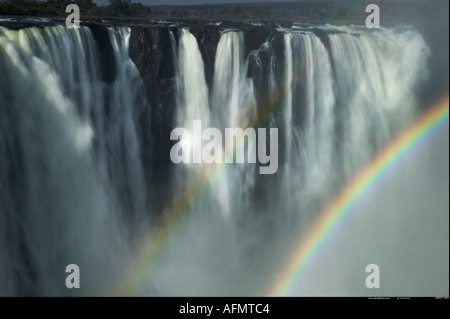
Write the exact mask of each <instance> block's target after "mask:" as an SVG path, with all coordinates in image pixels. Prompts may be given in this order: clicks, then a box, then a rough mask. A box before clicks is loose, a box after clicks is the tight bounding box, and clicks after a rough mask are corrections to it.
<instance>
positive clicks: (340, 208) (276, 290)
mask: <svg viewBox="0 0 450 319" xmlns="http://www.w3.org/2000/svg"><path fill="white" fill-rule="evenodd" d="M448 109H449V97H448V95H447V96H446V97H445V98H443V99H442V100H440V101H439V102H437V103H436V104H435V105H434V106H433V107H432V108H430V109H428V111H427V112H425V113H424V114H422V115H421V116H420V117H419V118H418V119H417V120H416V121H414V123H413V124H412V125H410V126H409V127H407V128H406V129H405V130H404V131H403V132H401V133H400V134H399V135H398V136H397V137H396V138H394V139H393V140H392V142H391V143H389V144H388V145H387V146H386V147H385V148H384V149H383V150H381V152H379V153H378V155H376V156H375V157H374V158H373V160H372V161H371V162H370V163H369V164H368V165H367V166H366V167H364V168H363V169H362V170H361V171H360V172H359V173H357V174H356V175H355V177H354V178H353V179H352V181H351V182H350V183H349V184H348V185H347V186H346V187H345V188H344V189H343V190H342V191H341V192H340V193H339V194H338V196H336V197H335V198H334V200H332V201H331V203H330V204H329V205H328V206H327V207H326V208H325V209H324V210H323V211H322V212H321V213H320V214H319V215H318V216H319V217H318V218H317V220H316V221H315V222H314V224H313V225H312V226H311V228H309V230H308V232H307V233H306V234H305V235H304V236H302V237H301V238H300V240H299V241H298V242H297V244H296V245H294V247H295V249H294V251H293V253H292V254H290V257H289V258H288V261H287V263H286V264H285V266H284V267H283V268H282V270H281V272H279V273H278V274H277V275H276V276H275V280H273V283H272V285H271V286H270V287H269V289H268V293H267V295H268V296H286V295H290V292H291V291H292V289H293V288H294V283H296V282H298V279H299V277H300V276H301V274H302V270H303V269H305V266H306V265H307V264H308V263H309V262H310V261H311V260H312V258H313V257H314V256H315V255H316V254H317V253H318V251H319V250H320V248H321V247H322V246H323V245H324V243H326V242H327V240H328V239H329V238H330V236H331V234H332V233H333V230H335V229H336V228H337V226H338V225H339V224H340V223H341V222H342V220H343V219H344V218H345V217H346V216H347V215H349V214H350V213H351V212H352V209H353V208H354V206H355V204H356V203H357V202H358V201H359V200H360V199H361V198H362V197H363V196H364V194H365V193H366V192H367V191H368V190H370V189H371V188H373V187H374V186H376V184H377V182H378V181H379V180H380V179H382V177H383V176H384V175H385V174H386V173H387V172H388V171H389V169H390V168H391V167H392V166H393V165H395V164H396V163H398V162H399V161H400V159H401V158H402V157H404V156H405V155H406V154H408V152H409V151H410V150H412V149H414V147H415V146H417V145H420V144H421V143H422V142H423V141H425V140H426V139H427V138H428V137H429V136H431V135H432V134H433V133H434V132H436V131H437V130H438V129H439V128H440V127H444V126H448Z"/></svg>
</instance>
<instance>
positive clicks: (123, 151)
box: [0, 27, 146, 295]
mask: <svg viewBox="0 0 450 319" xmlns="http://www.w3.org/2000/svg"><path fill="white" fill-rule="evenodd" d="M108 32H109V38H110V41H111V43H112V45H113V53H114V59H115V65H111V66H110V67H115V68H116V69H117V73H116V75H115V78H114V80H113V82H112V83H111V84H110V85H109V84H107V83H105V81H103V80H102V78H101V74H100V70H99V66H100V60H99V59H100V57H99V52H98V50H97V46H96V42H95V40H94V38H93V35H92V33H91V31H90V30H89V29H88V28H80V29H67V28H64V27H51V28H44V29H38V28H30V29H21V30H19V31H9V30H6V29H3V30H2V36H0V69H1V70H2V74H3V75H2V77H1V80H0V87H1V88H2V91H1V94H0V104H1V108H0V113H1V116H0V118H1V124H2V125H1V128H0V130H1V132H0V153H1V154H2V155H1V157H2V165H1V167H2V169H1V184H0V193H1V195H0V196H1V200H0V202H1V207H2V212H1V214H0V229H1V232H0V237H1V239H0V257H1V260H2V261H1V265H2V267H1V269H0V278H1V280H2V283H6V284H2V285H1V287H0V294H2V295H3V294H6V295H11V294H12V295H15V294H18V295H60V294H69V290H68V289H66V287H65V286H64V275H65V273H64V270H65V267H66V265H68V264H71V263H76V264H78V266H79V267H80V268H81V269H83V270H84V271H83V272H84V274H83V277H84V280H83V282H82V285H83V288H84V289H83V291H84V294H90V295H92V294H94V295H95V294H105V293H107V291H105V288H106V287H107V286H109V285H110V283H109V281H111V280H112V277H111V276H112V274H113V271H117V267H118V266H119V265H120V263H121V262H120V259H121V258H123V257H124V256H125V254H126V250H125V246H124V241H125V240H126V238H127V236H128V234H127V233H126V231H124V229H123V228H122V227H120V224H122V223H123V220H124V218H125V219H130V220H131V219H133V218H136V217H137V216H135V215H137V214H142V213H143V208H144V204H145V196H146V186H145V183H144V181H143V176H142V167H141V161H140V158H139V157H140V150H139V142H138V137H137V135H136V127H135V125H136V124H135V123H136V121H135V119H134V118H133V117H134V115H133V108H132V106H133V105H136V107H138V106H139V105H141V106H143V105H144V104H145V101H144V100H143V99H142V96H141V95H140V94H139V92H138V91H139V84H140V78H139V75H138V73H137V70H136V68H135V66H134V65H133V63H132V62H131V60H130V59H129V56H128V39H129V34H130V30H129V29H120V30H113V29H110V30H108ZM137 103H139V104H137ZM114 251H115V252H114ZM72 293H76V291H75V292H72Z"/></svg>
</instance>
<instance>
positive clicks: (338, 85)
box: [0, 26, 428, 295]
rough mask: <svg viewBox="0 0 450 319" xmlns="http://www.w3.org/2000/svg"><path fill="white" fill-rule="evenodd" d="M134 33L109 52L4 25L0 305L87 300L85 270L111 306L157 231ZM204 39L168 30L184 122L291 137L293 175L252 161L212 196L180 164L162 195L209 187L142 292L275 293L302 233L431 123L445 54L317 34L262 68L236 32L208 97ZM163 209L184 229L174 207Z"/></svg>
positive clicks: (266, 45) (210, 182)
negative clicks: (375, 162)
mask: <svg viewBox="0 0 450 319" xmlns="http://www.w3.org/2000/svg"><path fill="white" fill-rule="evenodd" d="M130 32H132V31H131V30H130V29H128V28H119V29H114V28H109V29H107V41H106V43H107V44H108V45H107V46H105V44H104V43H103V44H102V45H103V47H99V42H98V41H96V40H95V39H94V35H93V32H92V31H91V29H89V28H86V27H83V28H80V29H76V30H74V29H66V28H63V27H47V28H44V29H37V28H28V29H22V30H19V31H11V30H8V29H4V28H1V29H0V72H1V74H2V77H1V78H0V88H1V93H0V124H1V125H0V154H1V165H0V204H1V209H2V210H1V212H0V264H1V267H0V282H2V285H0V294H1V295H65V294H67V295H71V294H73V293H75V294H76V293H77V291H76V290H75V292H74V291H68V290H67V289H66V288H65V286H64V279H65V273H64V269H65V266H66V265H67V264H71V263H76V264H78V265H79V266H80V268H81V270H82V273H83V275H82V276H83V277H82V282H83V288H82V289H81V290H80V292H78V293H79V294H85V295H86V294H87V295H96V294H105V295H107V294H110V293H111V290H110V289H112V288H111V286H114V279H113V278H114V277H115V276H116V277H117V276H120V273H121V270H122V266H123V265H124V263H127V262H128V261H129V260H130V259H132V258H133V257H134V256H132V255H130V253H129V250H130V247H133V244H134V243H135V242H139V240H140V234H141V231H142V229H143V228H145V225H147V224H148V223H149V220H151V221H152V223H156V222H157V220H158V218H154V216H156V215H158V213H161V212H155V211H153V210H152V208H153V207H154V205H152V204H153V202H156V201H158V200H159V199H158V198H155V197H152V196H151V190H152V187H157V186H153V185H152V183H153V182H154V181H152V180H145V179H144V176H148V174H145V173H144V171H145V167H148V166H150V167H151V166H152V163H144V162H143V157H142V155H141V154H142V152H143V148H146V149H150V150H151V152H157V151H158V150H156V149H153V147H152V144H151V143H149V142H148V141H146V140H144V139H143V137H142V136H141V133H142V130H150V129H151V128H150V127H143V128H142V127H140V126H139V123H140V120H141V117H142V116H143V114H145V112H144V111H145V110H146V109H148V108H149V107H158V110H159V108H160V106H154V105H152V106H149V105H148V103H147V102H146V99H145V94H144V89H143V85H142V80H141V78H140V76H139V73H138V70H137V68H136V66H135V65H134V63H133V62H132V61H131V59H130V57H129V53H128V51H129V39H130ZM193 33H194V32H192V33H191V31H190V30H189V29H187V28H185V27H183V28H179V29H178V30H176V31H173V30H170V31H169V32H168V36H170V39H169V43H170V44H171V46H172V48H171V49H172V54H173V55H174V60H175V61H174V65H175V67H174V70H175V75H174V76H175V80H174V91H173V93H172V94H174V97H175V98H174V101H175V102H176V106H175V107H174V108H173V109H174V110H175V113H174V114H171V116H172V117H173V119H174V120H173V125H174V126H175V127H184V128H186V129H188V130H190V131H192V130H193V127H192V125H193V121H195V120H199V121H201V125H202V128H203V129H205V128H207V127H210V126H211V127H216V128H219V129H220V130H222V132H223V130H224V129H225V128H227V127H231V128H235V127H243V128H245V127H246V126H247V125H257V126H263V127H264V126H265V127H277V128H279V129H280V134H279V137H280V141H279V142H280V148H279V157H280V165H279V167H278V172H277V173H276V174H274V175H273V176H261V175H259V174H258V169H256V166H255V165H254V164H251V163H244V164H224V165H225V166H226V167H225V168H223V169H221V170H220V174H216V175H214V176H211V177H208V178H207V181H206V182H205V184H206V186H205V185H196V187H198V188H201V191H200V190H198V189H192V190H186V189H185V188H186V187H187V185H191V184H189V181H190V180H192V179H195V178H196V176H197V175H198V174H200V172H201V171H202V169H203V168H204V166H203V165H202V164H199V163H197V164H178V166H176V165H175V166H171V179H172V180H171V181H170V182H169V181H163V183H168V184H170V185H173V189H172V192H173V194H172V199H173V201H174V202H176V201H177V196H178V195H179V194H185V193H186V192H187V193H188V194H189V191H192V196H193V197H194V198H193V200H192V202H195V205H190V206H189V209H187V210H189V213H186V215H187V216H189V218H187V220H188V222H187V223H186V225H185V226H184V227H180V229H179V230H178V233H177V234H176V235H177V236H174V237H173V238H172V237H171V238H170V239H171V240H170V241H168V242H169V243H170V245H169V244H168V245H167V247H166V248H165V249H164V252H163V253H161V255H160V256H159V259H158V262H157V263H156V266H154V267H148V268H152V273H151V274H149V275H148V276H147V277H148V278H147V280H146V281H145V285H146V287H145V288H144V289H142V291H143V293H144V294H148V295H236V294H237V295H261V294H264V293H265V291H263V290H264V289H265V288H266V285H267V281H270V279H269V278H270V276H273V270H274V269H276V267H279V266H280V263H281V262H282V261H283V260H284V259H283V258H284V257H285V256H286V255H287V254H289V251H288V250H289V249H288V248H286V247H289V244H290V241H289V240H290V239H291V237H293V236H295V237H297V236H298V235H299V233H301V232H303V231H306V230H307V228H308V226H309V225H310V223H311V221H312V220H313V219H314V218H315V217H316V214H317V212H318V211H320V209H321V208H323V206H324V205H326V203H327V202H328V201H329V200H330V199H331V197H332V196H333V194H334V193H335V192H336V191H337V190H338V189H339V187H341V186H342V185H343V184H344V183H345V182H347V181H348V180H349V179H350V178H352V176H353V175H354V174H355V173H356V172H357V170H358V169H360V168H361V167H362V166H363V165H364V164H365V163H366V162H367V161H368V160H369V159H370V158H371V156H373V154H374V153H375V152H376V151H377V150H379V149H380V148H381V147H383V145H385V143H387V142H388V141H389V139H390V138H391V137H392V136H393V134H394V133H395V132H397V131H398V130H399V129H401V128H402V127H403V126H405V125H407V124H408V123H409V121H410V120H411V119H412V118H413V117H414V116H415V114H416V107H417V105H416V103H417V101H418V96H417V94H416V91H415V88H416V86H417V85H418V84H420V83H421V82H420V81H421V80H422V78H421V77H422V75H423V74H425V73H426V59H427V56H428V48H427V46H426V44H425V42H424V40H423V39H422V37H421V36H420V34H419V33H417V32H416V31H413V30H410V29H395V30H387V29H380V30H377V31H367V30H366V29H363V28H359V27H331V26H323V27H311V26H306V27H304V28H303V27H295V28H292V29H290V28H289V29H281V28H280V29H278V30H276V29H274V30H272V31H271V33H270V34H268V35H267V39H266V41H265V42H262V43H260V46H259V48H258V49H255V50H253V51H251V52H249V53H248V54H247V55H246V53H245V52H246V51H245V45H246V35H245V33H244V32H242V31H236V30H224V31H222V32H221V34H220V39H219V41H218V44H217V46H216V50H215V59H214V62H213V68H212V70H213V72H214V74H212V77H211V79H212V80H211V83H208V80H207V77H205V70H206V69H207V68H206V67H205V63H206V62H205V61H204V57H203V56H202V50H201V48H202V47H201V46H202V45H203V44H204V43H202V42H199V41H198V39H197V38H196V37H195V36H194V35H193ZM277 41H278V42H277ZM277 43H278V44H277ZM280 43H281V45H282V49H281V50H276V49H277V48H276V46H277V45H280ZM148 45H149V46H151V44H150V43H149V44H148ZM108 48H109V49H108ZM278 49H279V48H278ZM108 50H109V51H108ZM280 52H282V53H281V54H280ZM108 55H109V62H111V64H109V65H107V67H106V69H108V71H105V61H103V59H108ZM111 57H112V58H111ZM102 65H103V68H102V67H101V66H102ZM155 76H156V75H155ZM147 94H150V95H151V94H156V92H147ZM164 107H167V105H166V106H164ZM143 112H144V113H143ZM255 119H256V120H255ZM152 123H153V122H152ZM170 142H171V141H170V139H169V136H167V143H170ZM185 143H187V144H188V145H189V149H194V150H200V151H201V149H202V146H204V143H203V142H202V141H200V142H199V141H197V140H188V141H185ZM252 143H256V141H248V145H247V147H250V146H251V145H252ZM166 155H167V161H169V154H166ZM169 165H171V164H169ZM155 183H156V182H155ZM204 189H207V191H205V190H204ZM199 193H201V194H199ZM197 197H200V198H197ZM159 204H160V205H156V206H158V207H163V208H164V209H165V210H164V212H162V215H163V217H164V216H165V217H167V216H166V215H165V214H166V213H167V212H166V210H170V209H169V207H170V205H172V204H173V203H159ZM168 219H170V215H169V217H168ZM274 225H275V226H274ZM154 227H155V228H154V229H157V228H158V225H157V224H156V226H154ZM285 248H286V249H285ZM274 267H275V268H274ZM255 269H256V270H257V271H255ZM118 274H119V275H118Z"/></svg>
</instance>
